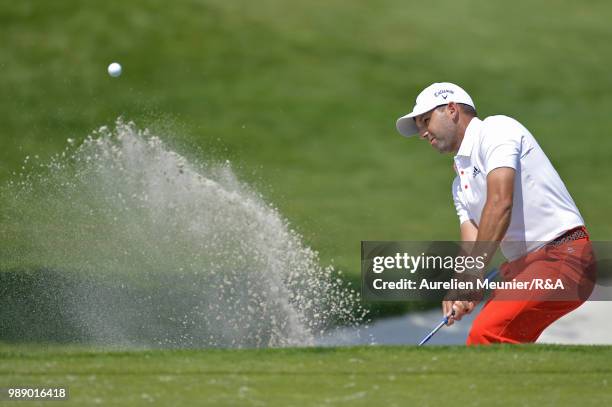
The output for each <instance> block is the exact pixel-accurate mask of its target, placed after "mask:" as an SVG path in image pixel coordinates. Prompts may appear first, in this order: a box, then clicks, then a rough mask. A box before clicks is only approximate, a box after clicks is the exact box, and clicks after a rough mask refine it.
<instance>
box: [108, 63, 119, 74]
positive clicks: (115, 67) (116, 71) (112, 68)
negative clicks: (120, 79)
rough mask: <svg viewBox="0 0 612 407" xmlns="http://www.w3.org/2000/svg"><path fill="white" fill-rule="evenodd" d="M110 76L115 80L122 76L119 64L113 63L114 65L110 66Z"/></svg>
mask: <svg viewBox="0 0 612 407" xmlns="http://www.w3.org/2000/svg"><path fill="white" fill-rule="evenodd" d="M108 74H109V75H110V76H112V77H113V78H116V77H117V76H119V75H121V65H119V64H118V63H117V62H113V63H112V64H110V65H109V66H108Z"/></svg>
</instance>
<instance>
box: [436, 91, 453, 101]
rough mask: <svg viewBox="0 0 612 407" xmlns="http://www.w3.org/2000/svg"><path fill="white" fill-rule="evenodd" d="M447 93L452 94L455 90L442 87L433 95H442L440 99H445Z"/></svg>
mask: <svg viewBox="0 0 612 407" xmlns="http://www.w3.org/2000/svg"><path fill="white" fill-rule="evenodd" d="M447 93H450V94H453V95H454V94H455V92H453V90H451V89H442V90H439V91H437V92H436V93H434V97H438V96H442V99H445V100H446V98H447V97H448V95H447Z"/></svg>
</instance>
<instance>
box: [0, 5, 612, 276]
mask: <svg viewBox="0 0 612 407" xmlns="http://www.w3.org/2000/svg"><path fill="white" fill-rule="evenodd" d="M610 15H612V4H610V3H609V2H606V1H595V0H591V1H583V2H574V1H561V0H559V1H553V0H550V1H525V0H519V1H515V2H513V3H512V4H511V5H510V4H508V3H503V4H502V3H499V2H491V1H484V0H469V1H463V2H457V1H447V0H441V1H438V2H435V3H427V2H416V1H409V2H407V1H399V0H383V1H377V2H372V1H356V0H352V1H345V0H326V1H319V0H310V1H307V2H291V3H288V2H283V1H278V0H261V1H257V2H250V1H217V0H198V1H195V0H194V1H177V2H171V3H169V2H167V1H161V0H149V1H115V0H108V1H104V2H82V1H76V0H74V1H72V0H56V1H26V0H24V1H19V2H9V1H2V2H0V38H2V46H1V48H0V72H1V73H2V79H1V80H0V123H2V126H1V130H0V131H1V137H0V182H2V183H6V182H8V181H9V180H11V179H14V178H15V177H16V174H17V173H19V172H20V170H21V167H22V163H23V161H24V159H25V157H26V156H31V157H32V156H36V155H37V156H39V157H40V159H41V160H45V159H46V158H48V157H51V156H52V155H54V154H57V153H60V152H61V151H62V150H63V149H64V148H65V147H66V140H67V139H68V138H73V139H75V140H77V142H80V141H82V140H83V139H84V138H85V137H86V136H87V135H88V134H90V133H91V131H92V130H94V129H96V128H98V127H99V126H102V125H112V124H113V123H114V122H115V120H116V118H117V117H119V116H123V118H124V119H125V120H131V121H134V122H135V123H136V125H137V126H138V127H140V128H149V129H151V131H152V133H154V134H156V135H159V136H160V137H161V138H162V139H163V140H164V141H165V142H167V143H168V144H170V145H172V146H173V148H174V149H176V150H177V151H178V152H180V153H181V154H183V155H185V156H187V157H189V158H191V159H194V160H201V161H219V162H223V161H225V160H229V161H230V162H231V164H232V168H233V170H234V171H235V172H236V173H237V175H238V177H239V178H240V179H241V180H243V181H245V182H247V183H248V184H250V185H252V186H253V188H254V189H256V190H257V191H259V192H261V193H262V195H263V197H264V199H265V201H267V202H269V203H271V204H273V205H274V206H276V207H277V208H278V210H279V212H280V213H281V214H282V216H284V217H285V218H286V219H287V220H288V222H289V223H290V225H291V226H292V227H293V228H295V230H296V231H298V232H299V233H300V234H301V235H302V236H303V238H304V241H305V243H306V244H307V245H308V246H310V247H311V248H313V249H314V250H316V251H318V252H319V253H320V256H321V257H320V258H321V263H322V264H324V265H327V264H333V265H334V266H335V267H336V268H337V269H340V270H343V271H344V276H345V278H346V279H348V280H352V281H354V282H358V280H359V273H360V241H361V240H430V239H431V240H457V239H458V238H459V230H458V220H457V218H456V214H455V211H454V208H453V205H452V199H451V194H450V186H451V182H452V179H453V177H454V173H453V170H452V167H451V165H452V157H450V156H442V155H439V154H437V153H436V152H434V151H433V150H432V149H431V147H430V146H429V145H428V144H427V143H422V142H420V141H419V140H416V139H405V138H403V137H401V136H400V135H399V134H398V133H397V132H396V130H395V120H396V119H397V118H398V117H399V116H401V115H403V114H405V113H407V112H408V111H410V110H411V108H412V106H413V104H414V99H415V97H416V95H417V94H418V92H419V91H420V90H421V89H422V88H424V87H425V86H427V85H429V84H430V83H432V82H437V81H450V82H455V83H457V84H459V85H461V86H462V87H464V89H466V90H467V91H468V92H469V93H470V95H471V96H472V98H473V99H474V101H475V103H476V107H477V109H478V112H479V116H480V117H482V118H484V117H486V116H489V115H494V114H506V115H509V116H512V117H515V118H516V119H518V120H519V121H521V122H522V123H523V124H524V125H525V126H526V127H527V128H528V129H530V130H531V132H532V133H533V134H534V136H535V137H536V139H537V140H538V142H539V143H540V144H541V146H542V147H543V149H544V151H545V152H546V153H547V154H548V156H549V158H550V159H551V161H552V162H553V164H554V165H555V167H556V169H557V170H558V172H559V173H560V175H561V177H562V179H563V180H564V181H565V183H566V185H567V187H568V189H569V191H570V193H571V194H572V197H573V198H574V200H575V201H576V203H577V205H578V207H579V208H580V210H581V212H582V215H583V217H584V218H585V220H586V224H587V227H588V228H589V230H590V232H591V235H592V238H593V239H594V240H606V239H610V238H611V236H612V221H610V216H609V207H610V203H609V199H610V196H609V186H610V185H611V184H612V174H611V172H610V171H609V169H610V151H612V138H611V137H609V134H608V133H609V132H610V129H609V127H610V126H609V123H608V121H609V117H610V116H609V111H610V107H612V101H611V100H610V96H609V95H610V89H611V88H612V76H611V75H610V69H609V66H610V65H609V63H610V62H612V56H611V54H610V53H609V49H608V48H609V44H610V42H611V41H612V28H611V27H610V24H609V20H610ZM113 61H117V62H119V63H121V64H122V66H123V74H122V75H121V76H120V77H119V78H111V77H110V76H109V75H108V74H107V72H106V68H107V66H108V64H109V63H111V62H113ZM0 205H1V203H0ZM7 236H8V237H7ZM4 238H10V236H9V235H8V234H5V235H4ZM0 253H1V250H0Z"/></svg>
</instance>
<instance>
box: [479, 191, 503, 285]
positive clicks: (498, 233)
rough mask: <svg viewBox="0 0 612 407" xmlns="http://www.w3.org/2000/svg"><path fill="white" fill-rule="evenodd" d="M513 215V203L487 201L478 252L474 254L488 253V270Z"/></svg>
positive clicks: (481, 223)
mask: <svg viewBox="0 0 612 407" xmlns="http://www.w3.org/2000/svg"><path fill="white" fill-rule="evenodd" d="M511 215H512V204H511V203H500V202H487V203H486V204H485V206H484V208H483V209H482V216H481V218H480V224H479V225H478V235H477V237H476V243H475V247H474V249H475V250H476V251H477V252H476V253H474V255H479V256H480V255H484V254H485V253H486V256H485V259H486V260H485V268H484V270H486V266H487V265H488V264H489V261H491V260H492V259H493V256H494V255H495V252H496V251H497V248H498V246H499V242H500V241H501V240H502V239H503V238H504V235H505V234H506V231H507V230H508V226H510V218H511ZM484 270H483V272H484ZM481 277H483V276H481Z"/></svg>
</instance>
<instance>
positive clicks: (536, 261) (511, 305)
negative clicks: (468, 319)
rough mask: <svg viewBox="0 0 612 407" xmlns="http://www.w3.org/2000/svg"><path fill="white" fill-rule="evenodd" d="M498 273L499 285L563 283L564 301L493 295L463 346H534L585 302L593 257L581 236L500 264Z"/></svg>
mask: <svg viewBox="0 0 612 407" xmlns="http://www.w3.org/2000/svg"><path fill="white" fill-rule="evenodd" d="M583 230H584V232H585V234H586V230H585V229H583ZM500 271H501V274H502V276H503V277H504V280H512V279H514V278H515V279H517V280H521V281H529V280H530V279H532V278H534V277H544V278H554V279H557V278H559V279H561V280H562V281H563V283H564V286H565V291H564V292H565V295H564V296H562V297H561V298H560V297H558V296H557V297H556V298H555V297H554V294H548V293H546V292H537V293H532V294H530V295H531V296H529V297H528V298H525V297H526V295H525V294H524V293H522V294H514V297H513V296H512V294H508V293H507V292H505V294H502V295H498V294H499V293H498V290H496V291H494V292H493V294H492V296H491V299H490V300H489V301H487V303H486V304H485V306H484V307H483V308H482V310H481V311H480V313H479V314H478V316H477V317H476V319H475V320H474V323H473V324H472V329H471V330H470V333H469V335H468V338H467V342H466V343H467V345H485V344H491V343H527V342H535V341H536V339H538V337H539V336H540V334H541V333H542V332H543V331H544V329H546V327H548V326H549V325H550V324H552V323H553V322H555V321H556V320H557V319H559V318H561V317H562V316H563V315H565V314H567V313H569V312H570V311H573V310H574V309H576V308H578V307H579V306H580V305H581V304H582V303H583V302H584V301H586V299H587V298H588V297H589V295H590V294H591V292H592V291H593V287H594V283H595V257H594V254H593V250H592V247H591V243H590V241H589V237H588V235H586V236H585V237H583V238H581V239H578V240H572V241H569V242H565V243H562V244H559V245H546V246H544V247H542V248H540V249H538V250H536V251H534V252H532V253H529V254H527V255H526V256H524V257H522V258H520V259H518V260H515V261H513V262H509V263H505V264H504V265H502V267H501V268H500ZM567 293H570V294H567ZM551 295H552V297H551ZM547 296H549V297H548V298H547ZM496 297H497V298H496ZM499 298H505V299H503V300H502V299H499ZM513 298H515V299H516V298H518V300H513ZM550 298H554V299H552V300H551V299H550Z"/></svg>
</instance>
